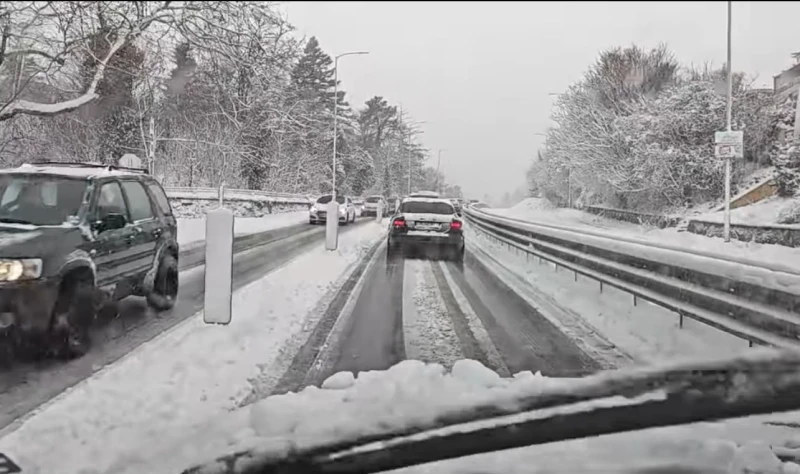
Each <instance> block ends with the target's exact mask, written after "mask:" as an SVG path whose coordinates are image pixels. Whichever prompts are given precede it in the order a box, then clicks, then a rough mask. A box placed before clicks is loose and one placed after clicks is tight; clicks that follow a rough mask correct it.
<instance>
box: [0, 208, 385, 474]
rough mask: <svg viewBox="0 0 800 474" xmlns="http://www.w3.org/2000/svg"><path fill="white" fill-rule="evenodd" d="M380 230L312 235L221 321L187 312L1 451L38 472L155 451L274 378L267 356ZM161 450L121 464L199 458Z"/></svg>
mask: <svg viewBox="0 0 800 474" xmlns="http://www.w3.org/2000/svg"><path fill="white" fill-rule="evenodd" d="M385 232H386V229H385V226H383V225H381V224H378V223H369V224H367V225H365V226H363V227H358V228H355V229H352V230H351V231H350V232H347V233H346V234H342V235H340V237H339V250H338V251H336V252H330V251H326V250H325V249H324V247H323V244H322V242H320V243H319V245H318V247H316V248H314V249H313V250H311V251H309V252H307V253H305V254H303V255H301V256H300V257H298V258H297V259H296V260H294V261H293V262H291V263H290V264H288V265H287V266H284V267H282V268H280V269H278V270H276V271H274V272H273V273H270V274H269V275H267V276H265V277H264V278H262V279H261V280H258V281H256V282H254V283H251V284H250V285H248V286H246V287H244V288H242V289H240V290H239V291H237V292H236V293H235V294H234V296H233V305H234V306H233V320H232V322H231V323H230V325H228V326H217V325H206V324H204V323H203V318H202V313H199V314H197V315H195V316H194V317H191V318H189V319H187V320H186V321H184V322H182V323H180V324H179V325H177V326H175V327H174V328H173V329H172V330H170V331H168V332H166V333H164V334H162V335H160V336H159V337H157V338H155V339H153V340H151V341H149V342H147V343H145V344H143V345H141V346H139V347H138V348H136V349H135V350H133V351H132V352H131V353H129V354H128V355H127V356H126V357H124V358H122V359H120V360H119V361H117V362H116V363H115V364H113V365H110V366H108V367H106V368H104V369H103V370H100V371H98V372H97V373H95V374H94V375H93V376H92V377H90V378H89V379H87V380H85V381H84V382H82V383H80V384H78V385H76V386H75V387H73V388H72V389H70V390H68V391H66V392H64V393H63V394H61V395H60V396H58V397H56V398H55V399H53V400H52V401H51V402H49V403H47V404H46V405H45V406H43V407H41V408H40V411H39V412H38V413H35V414H33V415H32V416H31V417H30V418H28V419H27V420H25V421H24V422H23V423H22V424H21V426H19V427H18V428H17V429H16V430H15V431H12V432H10V433H9V434H7V435H5V436H4V437H3V438H2V439H0V453H4V454H6V455H8V456H10V457H11V458H12V459H13V460H14V461H15V462H17V463H18V464H20V465H21V466H22V469H23V472H25V473H42V474H44V473H78V472H82V473H90V472H109V473H117V472H122V471H124V470H125V469H126V468H127V467H128V466H129V465H130V466H135V465H136V464H134V462H137V463H138V462H141V461H143V458H148V457H150V456H151V455H152V454H153V453H155V452H160V451H161V449H162V447H163V446H164V444H163V443H166V442H168V441H171V440H175V439H176V438H177V437H184V436H187V435H189V434H191V433H192V432H193V426H195V425H196V424H198V423H201V422H202V421H204V420H206V419H208V418H210V417H213V416H215V415H219V414H223V413H226V412H227V411H228V410H232V409H234V408H235V407H237V406H238V405H239V403H240V402H241V401H242V400H243V399H245V398H246V397H249V396H251V394H252V392H253V388H254V387H253V385H252V384H251V381H252V380H253V379H256V378H260V377H262V376H263V374H264V371H265V370H268V374H269V375H272V376H275V377H280V376H281V370H280V368H279V367H278V368H276V365H279V364H277V363H276V361H279V360H281V358H282V357H283V355H285V354H286V353H288V354H291V355H290V356H289V357H290V358H291V357H292V356H293V355H294V354H295V353H296V352H297V350H298V348H299V346H301V345H302V344H303V343H305V339H303V338H302V337H296V336H302V335H303V334H305V338H307V337H308V334H310V329H309V328H311V329H313V327H314V325H315V319H314V318H318V317H319V316H321V315H318V314H317V313H316V312H315V311H316V306H317V303H318V301H319V300H320V298H321V297H323V295H327V294H330V293H334V294H335V292H336V290H338V288H340V287H341V285H342V284H343V283H344V281H345V280H346V279H347V276H348V275H349V272H351V271H352V269H353V268H355V266H356V263H357V262H358V261H359V260H360V259H361V258H362V257H363V256H364V255H365V253H366V252H367V250H368V249H369V248H370V247H372V246H373V245H374V243H375V242H377V241H379V240H380V239H381V238H383V236H384V235H385ZM251 253H252V252H244V253H241V254H239V255H237V256H236V257H235V259H237V260H244V259H247V258H252V255H251ZM190 271H200V270H190ZM262 385H263V384H262ZM298 414H299V413H298ZM189 449H191V447H189ZM162 454H164V456H165V457H164V458H153V461H154V466H153V468H148V469H144V470H137V468H132V470H130V471H128V472H139V473H142V472H147V473H157V472H169V473H173V474H174V473H175V472H180V470H181V469H180V468H181V467H188V466H187V465H188V464H191V463H192V462H194V461H197V460H200V459H204V458H205V457H204V456H202V451H201V452H196V453H194V454H193V456H195V457H194V458H192V457H189V458H186V457H181V456H179V455H177V454H176V455H175V460H176V462H174V463H173V462H171V461H170V458H172V457H173V454H171V453H169V452H165V453H162ZM176 466H177V467H176Z"/></svg>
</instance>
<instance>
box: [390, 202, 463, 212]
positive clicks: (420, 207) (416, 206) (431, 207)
mask: <svg viewBox="0 0 800 474" xmlns="http://www.w3.org/2000/svg"><path fill="white" fill-rule="evenodd" d="M400 212H408V213H412V214H454V213H455V210H454V209H453V206H452V205H450V204H447V203H445V202H425V201H408V202H404V203H403V204H402V205H401V206H400Z"/></svg>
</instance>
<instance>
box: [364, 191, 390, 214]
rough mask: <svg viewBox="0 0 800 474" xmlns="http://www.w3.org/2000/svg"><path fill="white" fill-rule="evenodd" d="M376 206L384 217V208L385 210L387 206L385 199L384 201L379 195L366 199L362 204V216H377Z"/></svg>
mask: <svg viewBox="0 0 800 474" xmlns="http://www.w3.org/2000/svg"><path fill="white" fill-rule="evenodd" d="M378 205H380V206H381V209H383V213H384V215H386V208H387V205H388V204H387V203H386V199H384V198H383V196H379V195H373V196H369V197H368V198H367V199H366V201H365V202H364V213H363V215H364V216H371V217H376V216H377V215H378Z"/></svg>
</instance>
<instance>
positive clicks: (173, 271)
mask: <svg viewBox="0 0 800 474" xmlns="http://www.w3.org/2000/svg"><path fill="white" fill-rule="evenodd" d="M177 298H178V259H176V258H175V257H174V256H173V255H169V254H168V255H166V256H165V257H164V258H162V259H161V263H160V264H159V265H158V273H156V279H155V281H154V282H153V291H151V292H150V293H148V294H147V304H149V305H150V307H151V308H153V309H155V310H157V311H166V310H169V309H172V308H173V307H174V306H175V300H177Z"/></svg>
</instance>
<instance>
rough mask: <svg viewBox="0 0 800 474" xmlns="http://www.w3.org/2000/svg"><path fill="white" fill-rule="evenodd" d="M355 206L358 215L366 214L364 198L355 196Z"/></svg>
mask: <svg viewBox="0 0 800 474" xmlns="http://www.w3.org/2000/svg"><path fill="white" fill-rule="evenodd" d="M353 207H355V208H356V217H361V216H363V215H364V200H363V199H362V198H353Z"/></svg>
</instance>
